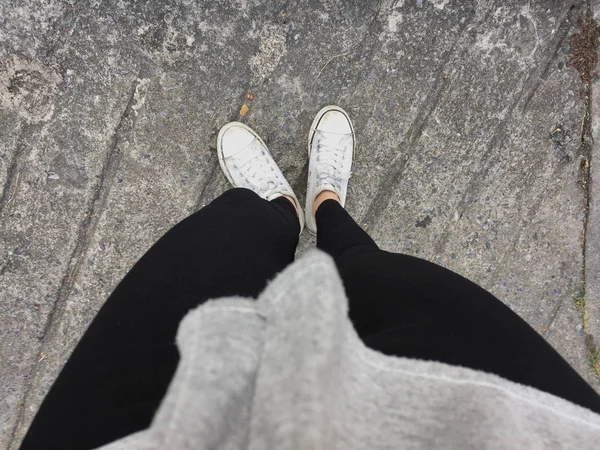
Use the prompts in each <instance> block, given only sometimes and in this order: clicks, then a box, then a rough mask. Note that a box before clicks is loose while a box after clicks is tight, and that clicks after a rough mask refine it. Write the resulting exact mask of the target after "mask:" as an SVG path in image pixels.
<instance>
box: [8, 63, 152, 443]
mask: <svg viewBox="0 0 600 450" xmlns="http://www.w3.org/2000/svg"><path fill="white" fill-rule="evenodd" d="M140 78H141V71H140V72H139V73H138V75H137V76H136V78H135V79H134V82H133V83H132V87H131V90H130V92H129V96H128V101H127V104H126V106H125V108H124V110H123V113H122V114H121V117H120V119H119V122H118V123H117V126H116V127H115V131H114V132H113V134H112V137H111V139H110V145H109V150H108V152H107V155H106V158H105V161H104V164H103V167H102V169H101V172H100V176H99V180H98V183H97V185H96V188H95V189H94V195H93V197H92V199H91V201H90V203H89V206H88V208H87V210H86V214H85V217H84V219H83V221H82V222H81V224H80V226H79V232H78V236H77V239H76V244H75V248H74V249H73V252H72V253H71V257H70V258H69V262H68V264H67V270H66V273H65V275H64V277H63V278H62V280H61V283H60V287H59V289H58V293H57V296H56V300H55V302H54V306H53V308H52V310H51V311H50V313H49V314H48V317H47V319H46V324H45V326H44V330H43V334H42V346H41V349H43V348H44V347H45V344H46V343H47V342H48V341H50V340H51V339H48V337H52V335H53V332H54V331H55V326H56V324H57V323H58V322H60V319H61V317H62V316H63V314H64V312H65V308H66V303H67V300H68V297H69V294H70V292H71V290H72V287H73V282H74V280H75V278H76V277H77V275H78V274H79V271H80V269H81V266H82V263H83V260H84V256H85V254H86V253H87V250H88V248H89V246H90V242H91V240H92V238H93V235H94V233H95V231H96V228H97V225H98V221H99V219H100V216H101V215H102V211H103V210H104V208H105V205H106V201H107V198H108V194H109V192H110V189H111V186H112V183H113V180H114V179H115V176H116V173H117V170H118V168H119V165H120V163H121V160H122V158H123V152H122V151H121V150H119V145H120V144H121V143H122V142H123V141H125V140H126V136H127V135H129V134H130V133H131V132H132V130H133V128H134V126H135V118H136V115H135V111H134V110H133V106H134V104H135V101H136V95H135V94H136V90H137V87H138V85H139V83H140ZM39 364H40V361H37V362H36V364H35V365H34V366H33V368H32V370H31V372H30V374H32V375H33V377H30V379H32V380H33V381H32V382H31V383H30V384H29V385H28V386H27V387H26V389H25V391H24V393H23V401H22V402H21V404H20V405H19V411H18V419H17V421H16V422H15V427H14V428H13V430H12V433H11V437H10V438H9V441H8V448H11V446H12V443H13V441H14V438H15V436H16V434H17V431H18V430H19V428H20V427H21V426H22V425H23V420H24V418H25V407H26V404H27V399H28V397H29V394H30V392H31V390H32V388H33V387H34V385H35V384H36V379H37V377H36V376H35V375H36V374H38V373H39V371H38V367H39Z"/></svg>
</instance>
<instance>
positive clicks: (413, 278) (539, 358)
mask: <svg viewBox="0 0 600 450" xmlns="http://www.w3.org/2000/svg"><path fill="white" fill-rule="evenodd" d="M316 223H317V229H318V235H317V245H318V247H319V248H321V249H322V250H324V251H326V252H327V253H329V254H330V255H332V256H333V257H334V259H335V262H336V265H337V267H338V270H339V273H340V275H341V278H342V280H343V282H344V287H345V289H346V294H347V296H348V299H349V314H350V318H351V320H352V323H353V324H354V326H355V328H356V330H357V332H358V334H359V335H360V337H361V339H362V340H363V342H364V343H365V344H366V345H367V346H368V347H370V348H372V349H375V350H378V351H381V352H382V353H385V354H387V355H394V356H402V357H407V358H417V359H424V360H432V361H439V362H443V363H447V364H453V365H459V366H464V367H469V368H472V369H476V370H481V371H484V372H489V373H493V374H496V375H499V376H501V377H503V378H506V379H508V380H511V381H515V382H517V383H521V384H525V385H528V386H533V387H535V388H538V389H540V390H542V391H546V392H549V393H551V394H554V395H557V396H559V397H562V398H564V399H567V400H570V401H572V402H573V403H576V404H578V405H581V406H584V407H587V408H589V409H591V410H593V411H595V412H598V413H600V397H599V396H598V394H596V392H595V391H594V390H593V389H592V388H591V387H590V386H589V385H588V384H587V383H586V381H585V380H584V379H583V378H581V377H580V376H579V375H578V374H577V372H576V371H575V370H574V369H573V368H572V367H571V366H570V365H569V364H568V363H567V362H566V361H565V360H564V359H563V358H562V357H561V356H560V355H559V354H558V353H557V352H556V350H554V349H553V348H552V347H551V346H550V345H549V344H548V343H547V342H546V341H545V340H544V339H543V338H542V337H541V336H540V335H539V334H538V333H537V332H536V331H535V330H533V328H531V327H530V326H529V325H528V324H527V323H526V322H525V321H524V320H523V319H521V318H520V317H519V316H518V315H517V314H515V313H514V312H513V311H511V310H510V309H509V308H508V307H507V306H506V305H504V304H503V303H502V302H501V301H499V300H498V299H496V298H495V297H494V296H493V295H491V294H490V293H489V292H487V291H485V290H484V289H482V288H481V287H479V286H477V285H476V284H475V283H472V282H471V281H469V280H467V279H465V278H463V277H462V276H460V275H458V274H456V273H453V272H451V271H450V270H447V269H444V268H443V267H440V266H438V265H436V264H433V263H430V262H427V261H425V260H422V259H419V258H415V257H412V256H408V255H401V254H393V253H389V252H385V251H382V250H379V249H378V248H377V245H376V244H375V242H374V241H373V240H372V239H371V238H370V237H369V236H368V234H367V233H366V232H365V231H363V230H362V229H361V228H360V227H359V226H358V224H357V223H356V222H355V221H354V220H353V219H352V218H351V217H350V215H349V214H348V213H347V212H346V211H345V210H344V208H342V206H341V205H340V204H339V203H338V202H337V201H335V200H327V201H325V202H323V203H322V204H321V206H320V207H319V209H318V210H317V214H316Z"/></svg>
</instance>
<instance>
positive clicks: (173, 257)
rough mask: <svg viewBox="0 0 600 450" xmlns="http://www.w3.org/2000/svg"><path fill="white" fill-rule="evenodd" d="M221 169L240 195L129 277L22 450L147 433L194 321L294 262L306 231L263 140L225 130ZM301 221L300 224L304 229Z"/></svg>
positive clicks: (184, 227) (184, 230) (229, 197)
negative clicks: (202, 308)
mask: <svg viewBox="0 0 600 450" xmlns="http://www.w3.org/2000/svg"><path fill="white" fill-rule="evenodd" d="M217 152H218V157H219V162H220V163H221V167H222V168H223V171H224V172H225V175H226V176H227V178H228V179H229V181H230V182H231V183H232V184H233V185H234V186H238V187H243V188H246V189H233V190H230V191H228V192H226V193H225V194H223V195H222V196H221V197H219V198H218V199H216V200H215V201H214V202H212V203H211V204H210V205H208V206H207V207H206V208H204V209H202V210H200V211H198V212H197V213H196V214H194V215H192V216H190V217H188V218H187V219H185V220H184V221H182V222H181V223H180V224H178V225H177V226H175V227H174V228H173V229H172V230H171V231H169V232H168V233H167V234H166V235H165V236H163V237H162V238H161V239H160V240H159V241H158V242H157V243H156V244H155V245H154V246H153V247H152V248H151V249H150V250H149V251H148V252H147V253H146V254H145V255H144V256H143V257H142V259H141V260H140V261H139V262H138V263H137V264H136V265H135V266H134V268H133V269H132V270H131V271H130V272H129V273H128V274H127V276H126V277H125V278H124V279H123V281H122V282H121V283H120V284H119V286H118V287H117V288H116V289H115V291H114V292H113V294H112V295H111V296H110V298H109V299H108V300H107V302H106V303H105V305H104V306H103V307H102V308H101V310H100V312H99V313H98V315H97V316H96V318H95V319H94V321H93V322H92V324H91V325H90V327H89V328H88V330H87V331H86V332H85V334H84V336H83V338H82V339H81V341H80V342H79V344H78V345H77V347H76V348H75V351H74V352H73V354H72V355H71V357H70V358H69V360H68V361H67V364H66V365H65V367H64V368H63V370H62V372H61V373H60V375H59V377H58V379H57V380H56V382H55V383H54V385H53V387H52V388H51V390H50V392H49V394H48V395H47V397H46V399H45V400H44V402H43V404H42V406H41V408H40V410H39V412H38V414H37V416H36V417H35V419H34V421H33V424H32V426H31V427H30V429H29V432H28V434H27V436H26V437H25V440H24V442H23V445H22V449H39V448H45V449H46V448H47V449H53V448H60V449H71V448H73V449H89V448H96V447H98V446H100V445H103V444H106V443H108V442H111V441H113V440H115V439H118V438H120V437H123V436H125V435H127V434H130V433H134V432H136V431H139V430H143V429H145V428H147V427H148V426H149V425H150V423H151V420H152V418H153V416H154V413H155V411H156V409H157V408H158V406H159V404H160V402H161V400H162V398H163V396H164V394H165V392H166V390H167V387H168V385H169V383H170V381H171V378H172V376H173V374H174V372H175V369H176V367H177V363H178V360H179V355H178V352H177V348H176V345H175V336H176V332H177V329H178V327H179V322H180V321H181V319H182V318H183V317H184V316H185V314H186V313H187V312H188V311H189V310H190V309H191V308H194V307H195V306H197V305H200V304H201V303H203V302H205V301H206V300H208V299H210V298H219V297H223V296H231V295H236V296H238V295H239V296H247V297H256V296H257V295H258V294H259V293H260V292H261V291H262V290H263V288H264V287H265V285H266V283H267V281H268V280H269V279H270V278H272V277H274V276H275V275H276V274H277V273H278V272H279V271H281V270H283V269H284V268H285V267H286V266H287V265H288V264H289V263H290V262H291V261H292V260H293V258H294V252H295V249H296V245H297V243H298V235H299V233H300V231H301V228H302V225H303V223H304V218H303V214H302V209H301V208H300V207H299V205H298V201H297V199H296V196H295V194H294V192H293V191H292V189H291V187H290V185H289V183H288V182H287V180H286V179H285V177H284V176H283V174H282V172H281V170H280V169H279V168H278V167H277V164H276V163H275V161H273V159H272V157H271V155H270V154H269V151H268V149H267V147H266V145H265V144H264V142H263V141H262V139H260V137H259V136H258V135H257V134H256V133H255V132H254V131H253V130H251V129H250V128H249V127H247V126H246V125H243V124H240V123H236V122H232V123H230V124H227V125H225V126H224V127H223V128H222V129H221V132H220V133H219V137H218V140H217ZM299 219H300V220H299Z"/></svg>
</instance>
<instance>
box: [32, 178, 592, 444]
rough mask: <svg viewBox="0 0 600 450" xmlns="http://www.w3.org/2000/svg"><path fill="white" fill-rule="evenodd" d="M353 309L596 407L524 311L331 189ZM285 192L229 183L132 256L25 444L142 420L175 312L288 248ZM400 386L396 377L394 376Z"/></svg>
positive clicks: (99, 434) (266, 274)
mask: <svg viewBox="0 0 600 450" xmlns="http://www.w3.org/2000/svg"><path fill="white" fill-rule="evenodd" d="M317 226H318V236H317V246H318V247H319V248H321V249H323V250H324V251H326V252H328V253H329V254H330V255H332V256H333V257H334V258H335V262H336V264H337V267H338V270H339V272H340V274H341V277H342V280H343V282H344V287H345V289H346V294H347V296H348V298H349V301H350V318H351V319H352V322H353V324H354V326H355V327H356V330H357V331H358V334H359V335H360V337H361V338H362V339H363V341H364V342H365V343H366V344H367V345H368V346H369V347H371V348H373V349H376V350H379V351H381V352H383V353H385V354H388V355H397V356H406V357H411V358H419V359H428V360H434V361H441V362H445V363H448V364H455V365H461V366H465V367H471V368H473V369H478V370H483V371H486V372H491V373H494V374H497V375H500V376H502V377H504V378H507V379H509V380H512V381H516V382H518V383H522V384H525V385H529V386H533V387H536V388H538V389H541V390H543V391H546V392H550V393H552V394H555V395H557V396H559V397H563V398H565V399H567V400H570V401H572V402H574V403H576V404H579V405H581V406H584V407H587V408H589V409H591V410H593V411H595V412H597V413H600V397H599V396H598V395H597V394H596V392H595V391H594V390H593V389H592V388H591V387H590V386H589V385H588V384H587V383H586V382H585V381H584V380H583V379H582V378H581V377H580V376H579V375H578V374H577V372H575V370H573V369H572V368H571V367H570V366H569V364H568V363H567V362H566V361H565V360H564V359H563V358H562V357H561V356H560V355H559V354H558V353H557V352H556V351H555V350H554V349H553V348H552V347H551V346H550V345H549V344H548V343H547V342H546V341H545V340H544V339H543V338H542V337H541V336H540V335H538V334H537V333H536V332H535V331H534V330H533V329H532V328H531V327H530V326H529V325H527V323H525V321H523V320H522V319H521V318H520V317H518V316H517V315H516V314H515V313H513V312H512V311H511V310H510V309H509V308H507V307H506V306H505V305H504V304H503V303H501V302H500V301H499V300H497V299H496V298H495V297H493V296H492V295H491V294H489V293H488V292H486V291H485V290H483V289H482V288H480V287H479V286H477V285H476V284H474V283H472V282H470V281H468V280H466V279H465V278H463V277H461V276H459V275H457V274H455V273H453V272H451V271H449V270H447V269H444V268H442V267H439V266H437V265H435V264H432V263H429V262H427V261H424V260H421V259H418V258H414V257H412V256H406V255H398V254H393V253H388V252H385V251H382V250H379V249H378V247H377V245H376V244H375V242H373V240H372V239H371V238H370V237H369V236H368V235H367V234H366V233H365V232H364V231H363V230H362V229H361V228H360V227H359V226H358V225H357V224H356V222H354V220H352V218H351V217H350V216H349V215H348V213H347V212H346V211H345V210H344V209H343V208H342V207H341V206H340V205H339V204H338V203H336V202H335V201H332V200H327V201H325V202H324V203H323V204H322V205H321V207H320V208H319V211H318V213H317ZM298 232H299V225H298V220H297V218H296V214H295V211H294V208H293V206H292V205H291V203H290V202H289V201H287V200H286V199H284V198H279V199H277V200H274V201H272V202H268V201H266V200H263V199H261V198H260V197H258V196H257V195H256V194H254V193H253V192H251V191H249V190H245V189H232V190H230V191H228V192H226V193H225V194H223V195H222V196H221V197H219V198H218V199H216V200H215V201H214V202H212V203H211V204H210V205H208V206H207V207H206V208H204V209H202V210H200V211H198V212H197V213H195V214H194V215H192V216H191V217H188V218H187V219H185V220H184V221H182V222H181V223H180V224H178V225H177V226H175V227H174V228H173V229H172V230H170V231H169V232H168V233H167V234H165V235H164V236H163V237H162V238H161V239H160V240H159V241H158V242H157V243H156V244H155V245H154V246H153V247H152V248H151V249H150V250H149V251H148V252H147V253H146V254H145V255H144V256H143V257H142V259H140V261H139V262H138V263H137V264H136V265H135V266H134V268H133V269H132V270H131V271H130V272H129V273H128V274H127V276H126V277H125V278H124V279H123V281H122V282H121V283H120V284H119V286H118V287H117V288H116V289H115V291H114V292H113V294H112V295H111V296H110V298H109V299H108V301H107V302H106V303H105V304H104V306H103V307H102V309H101V310H100V312H99V313H98V315H97V316H96V318H95V319H94V321H93V322H92V324H91V325H90V327H89V329H88V330H87V331H86V333H85V334H84V336H83V338H82V339H81V341H80V342H79V344H78V345H77V348H76V349H75V351H74V353H73V354H72V356H71V357H70V358H69V360H68V361H67V364H66V365H65V367H64V369H63V370H62V372H61V374H60V376H59V377H58V379H57V380H56V382H55V383H54V385H53V386H52V389H51V390H50V392H49V394H48V395H47V397H46V399H45V400H44V402H43V404H42V406H41V408H40V410H39V412H38V414H37V416H36V417H35V420H34V421H33V424H32V426H31V428H30V430H29V432H28V434H27V437H26V438H25V441H24V443H23V446H22V448H23V449H40V448H44V449H53V448H57V449H58V448H60V449H88V448H94V447H97V446H100V445H102V444H106V443H108V442H111V441H113V440H115V439H118V438H120V437H122V436H125V435H127V434H130V433H133V432H136V431H139V430H143V429H145V428H147V427H148V426H149V425H150V423H151V421H152V417H153V415H154V413H155V411H156V409H157V408H158V406H159V404H160V401H161V399H162V397H163V396H164V394H165V391H166V389H167V387H168V385H169V382H170V381H171V378H172V376H173V374H174V372H175V368H176V366H177V362H178V359H179V355H178V352H177V348H176V346H175V334H176V331H177V327H178V325H179V321H180V320H181V319H182V318H183V316H184V315H185V314H186V313H187V312H188V311H189V310H190V308H194V307H195V306H197V305H199V304H201V303H203V302H204V301H206V300H207V299H210V298H216V297H222V296H230V295H242V296H251V297H256V296H257V295H258V294H259V293H260V292H261V291H262V289H263V288H264V287H265V284H266V282H267V280H269V279H271V278H273V276H274V275H275V274H277V273H278V272H280V271H281V270H283V269H284V268H285V267H286V266H287V265H288V264H290V263H291V262H292V260H293V259H294V252H295V249H296V245H297V243H298ZM391 388H393V387H391Z"/></svg>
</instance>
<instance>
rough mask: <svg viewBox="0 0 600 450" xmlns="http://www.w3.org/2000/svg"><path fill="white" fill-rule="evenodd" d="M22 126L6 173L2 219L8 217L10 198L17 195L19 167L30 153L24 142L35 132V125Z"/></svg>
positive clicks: (3, 188)
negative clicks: (26, 137)
mask: <svg viewBox="0 0 600 450" xmlns="http://www.w3.org/2000/svg"><path fill="white" fill-rule="evenodd" d="M21 126H22V128H21V131H20V133H19V136H18V138H17V145H16V146H15V151H14V152H13V155H12V158H11V160H10V163H9V165H8V169H7V171H6V182H5V183H4V186H3V187H2V195H1V196H0V218H3V217H4V216H5V215H6V212H7V211H8V208H9V206H10V204H9V201H10V198H11V197H12V196H14V195H15V191H16V189H17V186H16V184H17V178H18V174H19V166H20V165H21V160H22V159H23V158H24V157H25V156H26V155H25V153H28V152H26V151H25V143H24V142H23V141H24V138H25V136H31V134H32V132H33V131H32V127H33V126H34V125H27V124H21ZM9 194H10V197H9Z"/></svg>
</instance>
